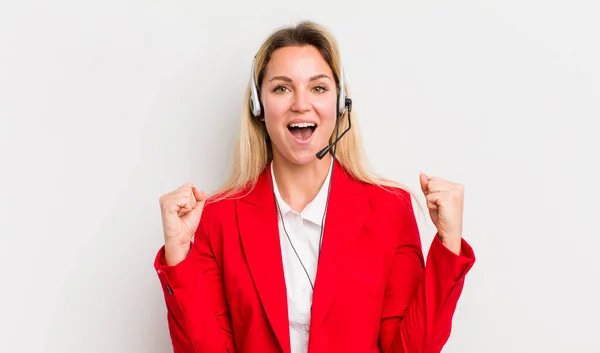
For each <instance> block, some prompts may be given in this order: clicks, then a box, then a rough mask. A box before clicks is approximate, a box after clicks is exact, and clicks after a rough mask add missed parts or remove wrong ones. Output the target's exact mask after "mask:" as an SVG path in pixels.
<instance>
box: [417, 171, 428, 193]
mask: <svg viewBox="0 0 600 353" xmlns="http://www.w3.org/2000/svg"><path fill="white" fill-rule="evenodd" d="M419 181H420V183H421V190H422V191H423V193H424V194H425V196H427V195H428V194H429V177H428V176H427V174H425V173H423V172H421V173H419Z"/></svg>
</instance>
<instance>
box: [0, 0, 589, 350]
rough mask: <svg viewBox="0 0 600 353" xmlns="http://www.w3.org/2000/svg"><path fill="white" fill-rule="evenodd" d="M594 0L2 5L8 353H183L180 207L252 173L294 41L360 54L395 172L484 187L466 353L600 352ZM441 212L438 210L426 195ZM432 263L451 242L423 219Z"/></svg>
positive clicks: (2, 231) (367, 121)
mask: <svg viewBox="0 0 600 353" xmlns="http://www.w3.org/2000/svg"><path fill="white" fill-rule="evenodd" d="M599 13H600V11H599V6H598V5H597V2H594V1H587V2H586V1H566V0H565V1H560V2H559V1H541V0H539V1H535V0H518V1H517V0H504V1H475V0H463V1H452V2H449V1H428V2H423V1H387V0H385V1H383V0H379V1H363V2H353V3H350V2H347V1H297V2H287V1H278V2H269V1H265V0H258V1H238V2H237V4H235V3H230V2H227V1H218V2H206V1H184V0H180V1H151V2H150V1H147V2H142V1H131V0H120V1H115V0H108V1H87V2H84V1H74V0H72V1H68V0H57V1H53V2H44V1H14V2H8V1H6V2H3V3H2V5H0V118H1V120H0V157H1V159H0V163H1V164H0V236H1V242H0V271H2V272H1V283H2V284H1V285H0V286H1V287H0V351H1V352H11V353H20V352H52V353H59V352H60V353H75V352H77V353H80V352H90V353H105V352H112V353H116V352H124V353H125V352H127V353H131V352H140V353H141V352H143V353H159V352H161V353H162V352H170V351H172V349H171V344H170V340H169V335H168V331H167V324H166V312H165V305H164V299H163V296H162V291H161V288H160V284H159V281H158V278H157V276H156V273H155V272H154V269H153V266H152V265H153V260H154V256H155V255H156V252H157V251H158V249H159V248H160V246H161V245H162V241H163V238H162V229H161V220H160V211H159V206H158V198H159V196H160V195H161V194H163V193H165V192H168V191H170V190H172V189H174V188H176V187H178V186H179V185H181V184H183V183H184V182H187V181H192V182H194V183H195V184H196V185H198V186H200V187H202V188H203V189H205V190H206V191H211V190H214V189H215V188H216V187H217V186H219V185H220V183H221V182H222V181H223V180H224V178H225V176H226V175H227V171H228V169H229V166H230V162H231V158H230V157H231V154H232V150H233V146H232V143H233V141H234V138H235V134H236V131H237V126H238V122H239V116H240V114H239V113H240V111H241V109H242V107H241V104H242V95H243V93H244V90H245V88H246V84H247V80H248V77H249V75H250V65H251V60H252V57H253V56H254V53H255V51H256V50H257V49H258V47H259V45H260V43H261V41H262V40H264V39H265V38H266V36H267V35H268V34H269V33H270V32H271V31H272V30H274V29H276V28H278V27H279V26H281V25H286V24H290V23H295V22H297V21H299V20H301V19H312V20H316V21H319V22H321V23H322V24H324V25H325V26H327V27H328V28H329V29H331V30H332V32H333V33H334V35H335V36H336V37H337V39H338V41H339V44H340V46H341V51H342V55H343V60H344V66H345V69H346V75H347V79H348V82H349V84H350V87H351V93H352V98H353V101H354V110H353V113H355V114H353V117H355V119H358V120H355V121H358V123H360V125H361V126H362V129H363V133H364V140H365V146H366V148H367V154H368V156H369V158H370V161H371V164H372V165H373V167H374V168H375V170H376V171H377V172H379V173H381V174H383V175H385V176H387V177H389V178H393V179H395V180H398V181H400V182H402V183H404V184H406V185H408V186H410V187H411V188H412V189H413V190H416V191H417V192H419V191H420V190H419V181H418V180H419V179H418V173H419V171H421V170H423V171H424V172H426V173H428V174H430V175H437V176H441V177H444V178H447V179H449V180H452V181H456V182H460V183H462V184H463V185H465V188H466V196H465V216H464V222H465V228H464V237H465V239H466V240H467V241H469V242H470V243H471V245H472V246H473V247H474V250H475V252H476V256H477V262H476V264H475V267H473V269H472V271H471V273H470V274H469V275H468V277H467V281H466V286H465V289H464V292H463V295H462V297H461V299H460V301H459V305H458V308H457V312H456V315H455V317H454V326H453V331H452V336H451V338H450V340H449V342H448V344H447V345H446V348H445V349H444V352H447V353H482V352H486V353H487V352H489V353H505V352H513V353H516V352H524V353H525V352H527V353H530V352H545V353H550V352H552V353H558V352H596V353H598V352H600V342H599V341H598V333H597V331H598V329H599V328H600V324H598V315H599V314H600V301H599V300H598V299H599V298H600V262H599V259H598V258H599V256H598V255H597V254H598V249H599V246H600V240H599V238H600V227H599V225H598V224H599V222H600V216H599V211H600V206H599V200H600V186H599V182H598V180H600V172H599V169H600V166H599V165H600V158H599V156H598V155H599V153H600V142H598V124H599V120H600V119H599V118H600V45H599V43H600V39H599V38H600V37H599V35H600V22H599V21H598V14H599ZM421 201H423V198H421ZM418 217H419V222H420V224H421V229H422V239H423V244H424V247H425V248H424V251H425V252H427V250H428V247H429V244H430V242H431V239H432V236H433V234H434V232H435V229H434V227H433V225H432V224H431V222H430V221H429V218H428V217H427V218H424V217H423V216H422V215H418Z"/></svg>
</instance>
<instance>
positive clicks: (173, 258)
mask: <svg viewBox="0 0 600 353" xmlns="http://www.w3.org/2000/svg"><path fill="white" fill-rule="evenodd" d="M159 200H160V211H161V215H162V225H163V233H164V236H165V260H166V262H167V265H168V266H173V265H176V264H178V263H179V262H181V261H183V259H185V257H186V256H187V254H188V253H189V251H190V243H191V240H192V236H193V235H194V234H195V232H196V229H197V228H198V224H199V223H200V217H201V216H202V209H203V208H204V203H205V201H206V194H205V193H204V192H203V191H199V190H198V189H196V187H195V186H194V185H193V184H192V183H186V184H183V185H182V186H180V187H179V188H177V189H176V190H174V191H171V192H169V193H167V194H164V195H162V196H161V197H160V199H159Z"/></svg>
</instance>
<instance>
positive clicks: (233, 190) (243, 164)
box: [209, 21, 414, 202]
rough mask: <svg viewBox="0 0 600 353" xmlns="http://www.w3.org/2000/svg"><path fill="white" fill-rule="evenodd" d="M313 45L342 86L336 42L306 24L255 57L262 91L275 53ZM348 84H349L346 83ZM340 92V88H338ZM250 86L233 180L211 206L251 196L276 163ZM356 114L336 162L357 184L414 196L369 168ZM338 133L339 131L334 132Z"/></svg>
mask: <svg viewBox="0 0 600 353" xmlns="http://www.w3.org/2000/svg"><path fill="white" fill-rule="evenodd" d="M304 45H312V46H314V47H315V48H317V49H318V50H319V52H320V53H321V55H322V56H323V58H324V59H325V61H326V62H327V63H328V64H329V66H330V67H331V70H332V71H333V74H334V76H335V80H336V83H337V84H338V86H339V82H340V79H339V78H340V72H341V60H340V52H339V49H338V45H337V42H336V40H335V39H334V38H333V36H332V35H331V33H330V32H329V31H328V30H327V29H325V28H324V27H323V26H321V25H319V24H317V23H314V22H311V21H303V22H300V23H299V24H297V25H295V26H288V27H283V28H280V29H278V30H276V31H275V32H273V33H272V34H271V35H270V36H269V37H268V38H267V39H266V40H265V42H264V43H263V44H262V46H261V47H260V49H259V50H258V53H257V54H256V57H255V71H254V72H252V73H251V74H252V75H254V80H255V82H256V84H257V89H258V90H259V91H260V86H261V83H262V79H263V76H264V74H265V68H266V66H267V64H268V63H269V60H270V59H271V56H272V55H273V52H274V51H275V50H277V49H279V48H283V47H286V46H304ZM344 81H345V80H344ZM345 89H346V94H347V95H348V96H350V90H349V87H348V83H347V82H345ZM338 90H339V87H338ZM250 95H251V88H250V84H249V85H248V88H247V90H246V94H245V99H244V106H243V111H242V119H241V124H240V130H239V133H238V138H237V141H236V144H235V149H234V158H233V168H232V169H233V170H232V173H231V175H230V177H229V179H228V180H227V181H226V182H225V183H224V185H222V186H221V188H220V189H219V190H217V191H216V193H215V195H213V197H211V199H210V200H209V202H215V201H217V200H222V199H225V198H229V197H234V196H236V195H237V196H242V195H240V193H243V192H244V191H246V192H249V191H250V190H251V189H252V188H253V187H254V185H255V183H256V181H257V180H258V177H259V176H260V174H261V173H262V172H263V171H264V169H265V167H266V165H267V164H268V163H269V162H270V161H271V160H272V158H273V156H272V150H271V145H270V140H269V138H268V135H267V132H266V129H265V128H264V126H263V124H262V123H261V122H260V120H259V119H258V118H256V117H255V116H254V115H253V114H252V112H251V107H250ZM347 117H348V110H346V111H345V112H344V113H343V115H342V116H341V117H340V120H339V121H340V124H342V126H339V127H338V129H339V131H344V129H345V128H346V127H347V126H348V125H347V124H348V119H347ZM357 120H358V119H356V113H354V114H352V128H351V129H350V130H349V131H348V133H347V134H346V135H344V137H343V138H342V139H340V140H339V142H338V143H337V150H336V154H335V157H336V160H337V161H338V162H339V163H340V165H341V166H342V167H343V168H344V169H345V170H346V171H347V173H348V174H349V175H350V176H351V177H352V178H354V179H355V180H357V181H360V182H364V183H368V184H374V185H378V186H381V187H390V188H400V189H403V190H405V191H407V192H409V193H410V194H411V195H413V196H414V193H413V192H412V191H411V190H410V189H409V188H408V187H406V186H404V185H402V184H399V183H397V182H394V181H392V180H388V179H385V178H382V177H380V176H379V175H377V174H375V173H374V172H373V171H372V170H371V168H370V166H369V165H368V162H367V158H366V156H365V152H364V148H363V143H362V137H361V133H360V126H359V123H358V121H357ZM334 130H335V129H334ZM334 139H335V131H334V133H333V134H332V136H331V137H330V139H329V141H330V143H331V142H332V141H333V140H334Z"/></svg>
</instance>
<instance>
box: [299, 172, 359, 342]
mask: <svg viewBox="0 0 600 353" xmlns="http://www.w3.org/2000/svg"><path fill="white" fill-rule="evenodd" d="M332 178H333V180H332V182H331V190H330V195H329V205H328V206H327V211H326V212H327V214H326V218H325V225H324V231H323V243H322V247H321V255H320V259H319V264H318V267H317V278H316V281H315V289H314V293H313V305H312V313H311V332H314V331H316V330H318V329H319V327H320V325H321V324H322V322H323V320H324V318H325V316H326V314H327V311H328V310H329V307H330V306H331V303H332V302H333V299H334V297H335V295H336V293H337V291H338V287H339V284H340V282H341V280H342V278H343V277H344V274H345V271H346V268H347V266H346V264H347V262H348V261H349V260H350V259H351V258H352V257H353V256H354V252H355V248H356V240H357V239H358V236H359V235H360V233H361V229H362V226H363V215H364V213H365V212H364V211H363V209H364V207H365V206H364V205H365V201H364V194H363V193H362V191H363V187H362V184H360V183H359V182H356V181H353V180H352V179H350V177H349V176H348V175H347V174H346V173H345V171H344V170H343V169H342V167H341V166H340V165H339V164H338V162H337V161H336V162H335V164H334V170H333V175H332Z"/></svg>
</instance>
